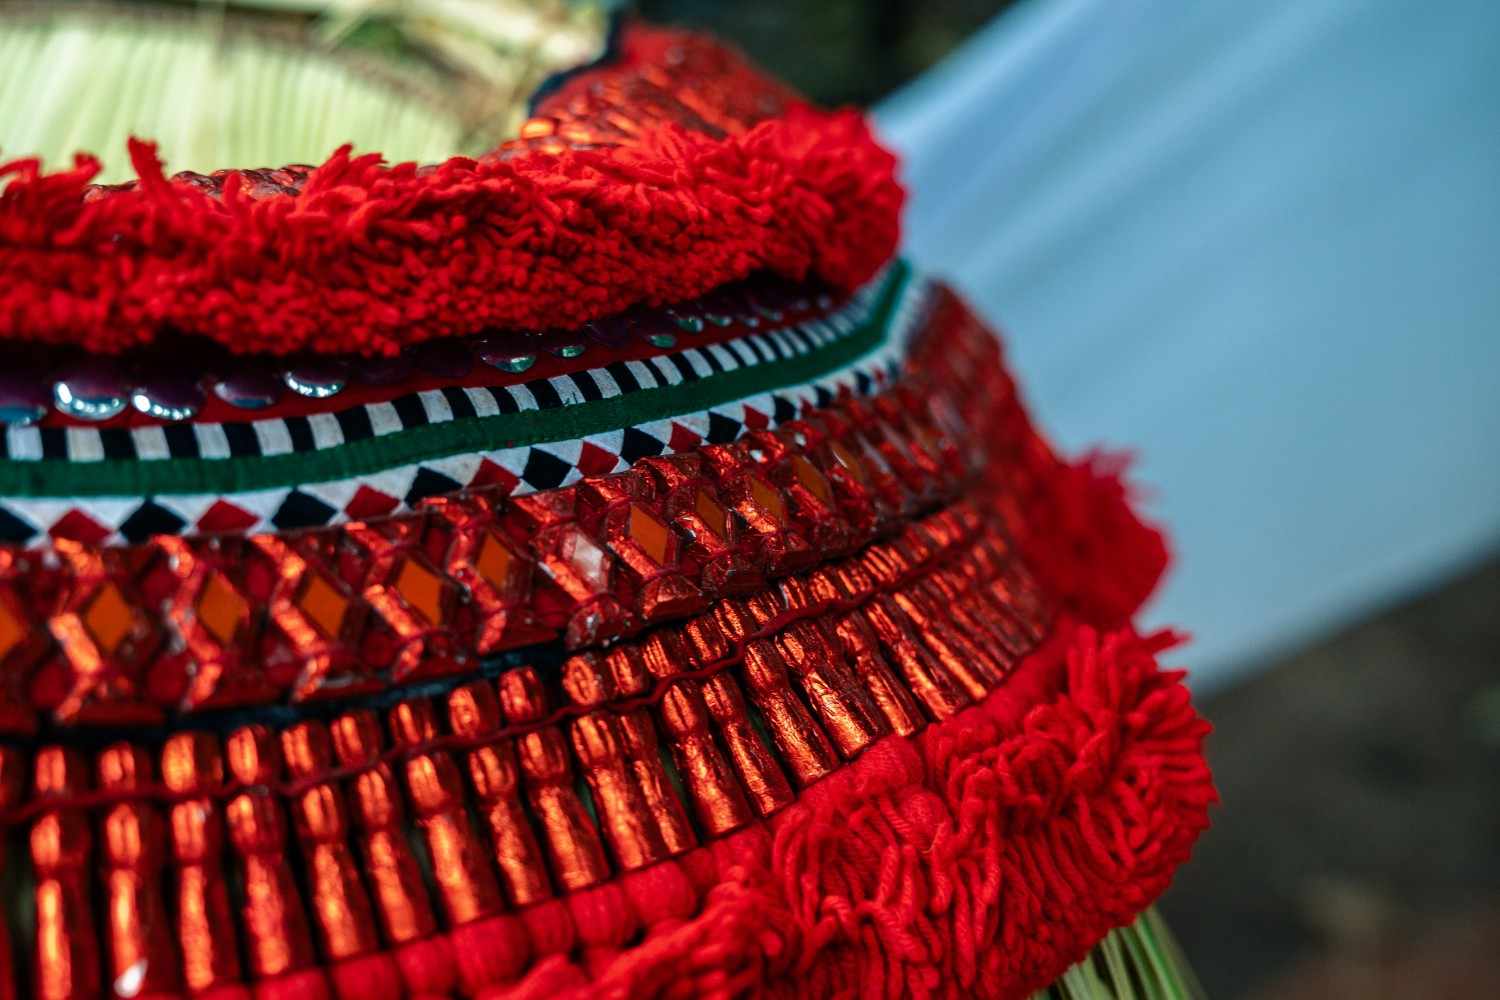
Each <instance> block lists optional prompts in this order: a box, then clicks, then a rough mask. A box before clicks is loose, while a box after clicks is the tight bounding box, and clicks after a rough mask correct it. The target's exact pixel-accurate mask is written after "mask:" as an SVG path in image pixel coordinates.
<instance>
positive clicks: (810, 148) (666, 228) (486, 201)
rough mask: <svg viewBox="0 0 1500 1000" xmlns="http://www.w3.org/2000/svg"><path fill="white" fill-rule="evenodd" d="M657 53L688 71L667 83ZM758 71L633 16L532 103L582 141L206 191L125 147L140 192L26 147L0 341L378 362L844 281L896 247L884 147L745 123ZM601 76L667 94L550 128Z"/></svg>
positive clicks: (811, 123)
mask: <svg viewBox="0 0 1500 1000" xmlns="http://www.w3.org/2000/svg"><path fill="white" fill-rule="evenodd" d="M674 48H675V49H676V58H677V59H678V60H680V59H682V58H683V55H682V50H683V49H684V48H686V49H688V50H689V53H690V55H691V56H693V57H694V58H700V59H701V60H702V61H703V67H702V68H700V69H697V70H696V71H695V72H694V73H683V74H682V75H681V76H680V77H679V76H676V75H673V74H677V73H681V70H680V69H678V68H675V64H673V65H674V69H672V70H670V71H669V70H667V69H666V66H667V65H668V64H669V56H668V52H669V50H673V49H674ZM705 53H706V54H705ZM710 74H713V75H710ZM704 77H708V78H707V79H704ZM663 78H665V80H666V82H665V83H660V82H658V83H656V84H651V83H649V82H647V83H643V82H642V81H643V80H645V81H660V80H662V79H663ZM758 79H759V78H757V77H755V76H753V74H752V73H751V71H750V70H749V69H748V68H747V67H746V66H745V64H744V63H743V62H742V61H741V60H739V59H737V58H735V57H733V56H730V55H727V54H725V53H724V52H723V50H721V49H718V48H717V47H715V46H712V45H711V43H707V42H704V41H701V40H696V39H690V38H688V37H686V36H682V35H680V34H677V33H673V32H664V31H654V30H648V29H642V28H635V29H632V30H631V31H629V32H627V34H626V38H625V42H624V46H623V51H622V53H621V55H620V57H619V58H618V59H617V60H615V61H614V62H612V63H610V64H608V65H605V66H602V67H599V68H596V69H592V70H589V71H586V72H584V73H581V74H580V75H578V76H577V77H575V78H573V79H571V80H570V81H569V82H568V84H567V85H566V86H565V87H564V88H563V90H562V91H560V92H559V93H558V94H556V95H554V96H553V97H552V98H549V100H548V101H547V102H544V104H543V111H550V112H551V114H552V115H553V117H549V118H545V119H541V120H540V122H541V124H540V125H538V126H537V127H536V128H543V129H549V130H553V131H554V132H555V134H556V135H557V136H560V137H565V138H567V141H568V142H569V143H572V142H575V141H576V142H577V143H578V144H577V145H568V144H565V143H564V142H563V141H562V140H561V139H557V140H552V141H548V142H537V141H534V139H533V138H527V139H523V140H517V141H516V142H515V143H513V144H507V146H506V147H503V148H502V150H501V151H499V152H498V153H497V154H492V155H490V156H487V157H485V158H483V159H481V160H473V159H467V158H462V157H455V158H454V159H451V160H448V161H447V162H445V163H441V164H438V165H436V166H434V167H430V168H426V167H422V168H419V167H418V166H417V165H416V164H412V163H406V164H399V165H396V166H388V165H385V164H383V163H382V162H381V159H380V156H379V154H369V155H363V156H354V155H352V154H351V152H350V151H349V149H348V148H347V147H346V148H343V149H340V150H338V151H337V152H335V153H334V154H333V155H332V156H331V157H330V158H329V159H328V160H327V162H325V163H324V164H323V165H322V166H321V167H318V168H317V169H316V170H314V171H312V172H311V174H310V175H309V176H307V177H306V179H305V182H304V183H302V184H301V187H300V190H291V189H288V190H289V191H290V193H287V192H283V191H280V190H276V189H274V187H273V186H268V185H257V184H255V183H254V182H253V181H252V180H251V179H247V177H245V176H244V175H242V174H240V173H229V174H227V175H225V176H224V177H223V178H222V179H221V180H222V193H218V192H215V191H213V190H211V189H209V188H211V187H212V185H207V186H206V185H205V183H204V180H205V179H203V178H194V177H182V178H172V179H169V178H167V177H166V176H165V174H164V173H163V168H162V164H161V162H160V161H159V160H158V158H157V156H156V152H155V147H154V146H153V145H151V144H150V143H145V142H139V141H133V142H132V143H131V146H130V155H131V160H132V163H133V164H134V166H135V169H136V171H137V173H138V174H139V177H140V180H139V183H137V184H134V185H130V186H127V187H124V188H121V189H112V190H105V189H99V188H91V187H90V181H91V180H92V179H93V177H94V176H95V175H96V174H97V172H98V163H97V161H96V160H95V159H94V158H93V157H91V156H80V157H79V158H78V160H77V162H76V165H75V166H74V168H73V169H71V170H63V171H59V172H57V173H50V174H49V173H44V172H43V171H42V169H41V166H40V164H39V163H38V162H37V161H36V160H35V159H25V160H18V161H15V162H12V163H9V164H7V165H4V166H0V179H3V178H6V177H9V178H10V180H9V183H8V184H7V185H6V186H5V188H4V190H3V192H0V273H3V274H4V275H5V279H6V280H5V282H4V283H3V285H0V338H3V339H8V340H23V339H24V340H28V341H41V342H48V343H71V344H78V345H80V346H83V347H86V348H87V349H89V350H91V351H99V352H117V351H121V350H124V349H126V348H129V347H132V346H135V345H140V344H144V343H146V342H148V341H150V340H152V339H153V338H154V337H156V336H157V335H158V334H159V333H161V332H162V331H163V330H168V329H175V330H183V331H189V332H192V333H195V334H202V335H205V336H208V337H211V338H213V339H214V340H216V341H218V342H219V343H221V344H223V345H225V346H226V347H228V348H230V349H231V350H234V351H240V352H251V351H260V352H270V353H278V354H280V353H287V352H291V351H298V350H311V351H320V352H360V353H372V354H374V353H385V354H389V353H394V352H395V351H396V350H397V349H398V348H400V347H401V346H403V345H406V344H410V343H413V342H415V341H420V340H425V339H429V338H434V337H443V336H453V335H460V334H472V333H475V332H477V331H479V330H482V329H487V328H510V329H525V328H532V329H539V328H547V327H556V326H575V325H577V324H580V323H582V322H584V321H587V320H590V319H595V318H599V317H603V316H607V315H610V314H613V313H616V312H619V311H621V310H623V309H626V308H628V307H630V306H632V305H635V304H638V303H646V304H652V305H659V304H663V303H669V302H675V301H681V300H683V299H686V298H691V297H694V296H697V295H701V294H703V293H704V292H707V291H709V290H711V289H712V288H714V287H716V286H718V285H721V284H724V283H726V282H729V281H734V280H738V279H740V278H743V277H745V276H747V275H748V274H750V273H752V272H754V271H757V270H762V269H766V270H771V271H775V272H777V273H779V274H781V275H784V276H786V277H789V278H792V279H797V280H800V279H802V278H804V277H806V276H808V275H816V276H818V277H819V278H821V279H823V280H825V281H827V282H830V283H831V284H833V285H836V286H840V287H843V288H849V287H853V286H854V285H857V284H858V283H860V282H861V281H863V280H864V279H866V278H868V277H869V276H870V275H871V274H872V273H873V272H874V271H875V269H876V268H877V267H878V266H879V265H880V264H881V263H883V262H884V261H885V260H886V259H888V258H889V257H890V255H891V254H892V253H893V252H894V250H895V246H896V239H897V225H898V221H897V220H898V216H899V211H900V206H901V190H900V188H899V187H898V186H897V184H896V182H895V180H894V160H893V158H892V157H891V156H890V154H889V153H887V152H885V150H883V149H881V148H880V147H879V146H878V145H877V144H876V142H875V141H874V139H873V137H872V136H871V134H870V131H869V129H868V127H867V126H866V124H865V123H864V121H863V120H862V119H861V118H860V117H859V116H858V115H857V114H854V113H852V112H826V111H821V110H818V109H815V108H812V107H809V106H807V105H805V104H802V103H799V102H796V101H791V100H783V99H782V95H783V92H782V91H781V89H780V88H778V87H776V86H774V85H772V84H770V83H768V82H760V83H759V84H758V86H759V88H760V89H759V90H755V91H751V93H761V92H763V93H764V94H765V95H766V98H767V100H768V101H769V102H770V103H771V106H779V107H782V109H783V110H782V111H781V113H780V114H778V115H776V116H775V117H770V118H765V119H764V120H759V119H757V118H755V117H754V116H753V115H751V114H750V113H747V112H745V110H744V108H743V107H742V105H743V104H745V103H747V102H748V98H749V95H747V93H746V88H747V87H748V86H750V84H749V81H752V80H758ZM598 83H606V84H613V85H614V86H616V87H618V88H622V89H623V88H626V86H627V85H630V86H634V87H636V88H637V89H639V88H641V87H649V86H658V87H662V88H665V87H667V86H668V85H670V86H671V87H677V88H680V89H681V90H683V91H684V92H685V93H684V94H683V99H682V102H680V103H679V104H673V105H671V106H669V107H667V108H666V110H663V109H662V106H661V105H663V104H666V103H668V99H669V97H670V94H672V93H674V92H675V91H665V93H666V95H667V96H665V97H664V96H662V95H660V94H658V95H657V96H658V97H659V98H660V100H659V101H658V102H657V103H656V104H649V103H648V104H647V105H646V106H647V108H648V110H647V111H646V112H645V113H644V117H643V119H642V120H641V121H640V122H639V123H638V124H639V126H640V127H639V128H638V130H637V131H635V132H633V133H631V134H629V135H626V136H622V135H620V134H618V133H617V132H611V133H610V134H609V135H608V137H607V139H606V140H601V141H600V142H590V141H588V140H589V139H590V130H591V129H593V130H595V131H597V132H599V133H600V134H601V135H602V134H603V133H604V132H607V131H609V130H610V129H611V128H612V126H611V125H610V124H609V121H610V119H608V118H607V113H613V114H615V115H617V116H618V115H619V114H620V113H621V112H620V111H618V110H615V109H605V108H600V107H594V106H589V107H587V108H585V109H584V111H583V114H582V117H579V118H574V119H573V120H571V121H566V127H560V126H559V125H558V122H559V120H566V115H565V112H566V111H567V108H568V107H569V106H570V102H573V101H576V100H577V98H576V97H575V96H574V95H576V94H578V93H579V92H580V91H581V90H584V91H586V90H587V89H588V88H590V87H591V86H593V85H594V84H598ZM606 90H607V88H606ZM652 93H656V92H655V91H653V92H652ZM631 94H632V96H631V101H632V103H634V102H635V101H636V100H637V99H636V97H635V96H634V92H633V91H632V92H631ZM642 100H644V99H642ZM684 108H690V110H691V116H690V115H689V111H687V110H683V109H684ZM624 113H625V114H626V115H629V113H630V112H629V110H628V108H627V110H626V111H625V112H624ZM596 118H597V119H598V120H595V119H596ZM674 119H677V120H680V121H681V122H682V123H681V124H679V123H678V121H677V120H674ZM705 119H706V121H705ZM536 128H532V129H531V130H530V131H536ZM523 135H529V132H528V130H523ZM574 136H577V137H578V138H577V139H576V140H575V139H574V138H573V137H574Z"/></svg>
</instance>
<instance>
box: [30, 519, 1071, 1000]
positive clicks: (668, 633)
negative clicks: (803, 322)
mask: <svg viewBox="0 0 1500 1000" xmlns="http://www.w3.org/2000/svg"><path fill="white" fill-rule="evenodd" d="M1047 620H1048V611H1047V609H1046V607H1045V606H1044V603H1043V600H1042V598H1041V596H1040V595H1039V593H1038V592H1037V590H1036V588H1035V586H1034V585H1033V583H1032V581H1031V580H1030V578H1029V576H1028V575H1027V574H1026V572H1025V570H1024V569H1023V567H1022V566H1021V565H1020V564H1019V562H1018V561H1017V560H1016V559H1015V558H1014V557H1013V556H1012V554H1011V552H1010V551H1009V549H1008V547H1007V543H1006V541H1005V538H1004V536H1003V534H1002V533H1001V531H1000V529H999V528H998V527H997V525H996V523H995V522H994V521H992V520H989V519H988V516H987V515H985V514H982V513H980V512H979V511H978V510H977V509H976V508H975V507H973V506H969V505H965V504H959V505H956V506H953V507H950V508H947V509H944V510H941V511H939V512H937V513H934V514H932V515H929V516H927V517H925V518H923V519H921V520H920V521H917V522H914V523H911V524H908V526H907V527H906V528H905V529H904V530H903V531H902V532H900V533H899V534H898V535H896V536H894V537H892V538H891V539H889V540H887V541H884V542H878V543H876V544H874V545H872V546H870V547H868V548H866V549H865V550H864V551H862V552H861V553H860V554H858V555H857V556H853V557H851V558H848V559H845V560H843V561H841V562H837V563H832V564H828V565H826V566H823V567H820V568H818V569H814V570H811V571H808V572H804V573H799V574H795V575H792V576H788V577H785V578H783V579H782V580H781V581H780V583H779V584H778V585H776V586H775V587H773V588H772V589H769V590H766V591H762V592H760V593H757V594H755V595H753V596H750V597H744V598H726V599H723V600H721V601H719V602H717V603H716V604H715V605H714V606H713V607H712V608H710V609H709V610H707V611H706V612H704V613H702V614H700V615H699V616H697V617H695V618H694V619H692V620H690V621H688V622H686V623H685V624H682V625H678V626H673V627H670V628H659V629H656V630H653V631H651V632H649V633H647V634H645V635H644V636H642V637H641V638H640V639H639V640H637V641H634V642H629V643H624V644H620V645H617V646H615V647H613V648H612V649H610V650H609V651H607V652H602V653H601V652H588V653H580V654H576V655H574V656H572V657H570V658H569V659H568V660H567V661H566V663H565V664H564V665H563V668H562V671H561V676H560V677H557V678H551V679H550V680H551V683H549V679H548V678H547V677H544V676H543V675H542V674H541V673H540V672H539V671H537V670H535V669H533V668H531V667H519V668H515V669H512V670H509V671H507V672H505V673H503V674H502V675H501V676H500V677H499V678H498V681H490V680H473V681H470V682H467V683H464V684H462V685H460V686H458V687H456V688H453V689H452V690H451V691H449V692H448V693H447V694H445V695H442V696H437V697H431V698H419V699H410V700H407V701H404V702H400V703H398V704H396V705H395V706H394V707H391V708H388V709H386V710H384V711H380V712H377V711H375V710H370V709H360V710H353V711H348V712H344V713H337V714H335V715H333V716H331V717H329V718H327V719H320V720H306V721H302V722H299V723H296V724H294V725H291V726H289V727H288V728H285V729H282V730H281V731H279V732H277V731H274V730H273V729H271V728H268V727H267V726H263V725H258V724H256V725H247V726H243V727H240V728H238V729H235V730H233V731H231V732H229V733H228V734H227V735H226V736H223V737H222V738H221V737H219V736H217V735H213V734H210V733H206V732H181V733H177V734H176V735H173V736H171V737H169V738H168V739H167V740H166V742H165V744H164V745H163V746H162V747H161V748H160V750H159V751H158V752H151V751H148V750H147V749H145V748H144V747H143V746H140V745H136V744H130V743H122V744H117V745H113V746H109V747H107V748H106V749H104V750H102V751H100V752H98V753H96V754H94V755H93V757H92V760H90V759H89V756H88V755H86V754H85V753H83V752H82V751H80V750H77V749H71V748H65V747H61V746H46V747H43V748H42V749H39V750H37V751H36V752H35V753H33V754H30V755H28V754H27V753H26V752H25V751H22V750H19V749H6V750H0V809H9V810H11V816H10V818H11V819H12V821H14V820H15V819H17V818H18V817H19V816H22V815H24V816H26V817H28V819H29V820H30V825H29V833H30V844H29V851H27V852H26V855H27V856H26V857H23V858H19V859H17V858H11V859H7V862H6V863H8V864H16V863H18V862H19V863H20V864H21V865H22V867H23V868H25V869H29V871H26V872H23V873H22V876H23V880H24V879H28V878H29V879H30V880H32V881H33V884H34V888H33V889H32V892H33V894H34V899H35V928H34V933H33V934H32V935H31V943H30V950H31V952H32V953H33V968H34V970H35V973H34V980H33V983H32V988H33V990H34V993H35V995H36V996H38V997H42V998H46V1000H64V998H75V997H91V996H95V995H97V994H98V993H99V992H100V989H101V986H102V985H104V984H109V983H112V984H113V986H114V989H115V990H116V992H118V993H121V994H124V995H135V994H137V993H144V994H151V993H158V992H163V991H172V990H179V989H182V988H184V987H186V988H187V989H188V990H191V991H194V992H198V991H203V990H209V989H213V988H216V987H221V986H225V985H228V984H232V983H237V982H241V981H245V980H252V981H260V980H274V979H276V978H277V977H281V976H285V975H287V974H290V973H295V972H298V971H299V970H306V969H310V968H313V967H315V966H317V965H319V964H320V963H338V962H341V961H344V960H347V959H351V958H354V957H357V956H361V955H367V954H370V953H372V952H375V951H377V950H380V949H383V948H387V947H397V946H401V945H404V944H407V943H410V942H414V941H420V940H422V939H424V938H428V937H430V936H432V935H433V934H435V933H438V932H439V931H440V930H441V929H445V928H446V929H451V928H459V927H463V926H464V925H467V924H471V923H473V922H474V921H477V920H481V919H483V918H486V917H488V916H491V915H494V914H496V913H500V912H504V911H508V910H512V909H516V908H524V907H527V906H530V905H532V904H535V903H538V902H540V901H542V900H545V899H548V898H551V897H553V896H555V895H556V894H559V893H566V892H571V891H576V890H579V889H584V888H587V887H589V886H594V885H597V884H599V883H601V882H603V881H604V880H606V879H608V878H610V877H612V875H613V874H615V873H617V872H629V871H634V870H637V869H640V868H643V867H645V866H647V865H650V864H652V863H654V862H657V861H661V860H664V859H666V858H670V857H674V856H677V855H680V854H681V853H683V852H684V851H687V850H689V849H691V848H692V847H694V846H697V845H698V844H701V843H704V842H706V841H707V840H709V839H712V838H714V837H717V836H720V835H723V834H725V833H728V832H730V831H732V830H735V829H738V828H741V827H743V826H744V825H746V824H747V823H750V822H752V821H754V820H756V819H757V818H761V817H765V816H768V815H770V814H772V813H774V812H775V811H777V810H779V809H781V808H783V807H785V806H786V805H788V804H789V803H791V802H792V801H793V799H794V798H795V795H796V791H795V789H797V788H800V787H803V786H806V785H808V784H810V783H811V782H814V781H816V780H818V779H819V778H821V777H823V776H825V775H827V774H829V773H830V772H831V771H833V770H834V769H836V768H837V767H838V766H839V765H840V762H841V761H844V760H848V759H850V758H852V757H854V756H855V755H857V754H858V753H859V752H860V751H861V750H863V749H864V748H865V747H867V746H869V745H870V744H871V743H872V742H873V741H875V740H877V739H879V738H880V737H882V736H885V735H888V734H891V733H898V734H903V735H909V734H911V733H913V732H915V731H916V730H918V729H919V728H920V727H921V726H923V725H924V724H925V723H926V721H928V720H930V719H943V718H947V717H949V716H951V715H952V714H953V713H954V712H956V711H958V710H959V709H961V708H962V707H963V706H964V705H967V704H969V703H971V702H972V701H973V700H975V699H977V698H980V697H982V696H983V695H984V694H985V693H986V692H987V691H989V690H992V689H993V688H994V687H995V686H996V685H997V684H998V683H1000V682H1001V681H1002V680H1003V678H1004V677H1005V676H1006V675H1007V673H1008V671H1009V670H1010V669H1011V668H1012V667H1013V666H1014V665H1015V664H1016V663H1017V662H1018V661H1019V659H1020V658H1021V657H1022V656H1024V655H1025V653H1026V652H1027V651H1029V650H1030V649H1032V648H1034V646H1035V644H1036V643H1037V642H1038V641H1039V639H1040V637H1041V636H1042V634H1043V633H1044V631H1045V629H1046V623H1047ZM560 708H561V709H565V710H566V711H563V712H561V713H560V712H559V709H560ZM28 756H29V759H28ZM28 778H29V780H28ZM28 786H29V787H28ZM23 800H24V801H26V803H27V804H26V806H25V807H24V808H22V809H20V810H19V811H17V806H18V804H20V803H22V802H23ZM96 899H101V900H102V901H103V903H104V905H103V907H102V908H101V909H99V910H98V911H96V910H95V907H94V902H95V900H96ZM310 932H312V933H310ZM13 933H14V931H13ZM101 942H102V948H101ZM25 947H26V946H25V944H24V943H23V942H22V941H19V940H18V941H16V942H15V949H14V950H15V954H11V952H10V951H9V950H8V951H7V952H6V953H4V958H3V959H0V961H6V960H8V961H10V962H15V961H17V960H20V959H18V958H17V957H16V956H17V955H19V954H21V953H22V950H23V949H24V948H25ZM16 971H17V967H16V966H14V965H12V967H11V968H9V969H0V979H3V980H5V981H11V982H14V981H15V976H16Z"/></svg>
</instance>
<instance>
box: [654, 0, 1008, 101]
mask: <svg viewBox="0 0 1500 1000" xmlns="http://www.w3.org/2000/svg"><path fill="white" fill-rule="evenodd" d="M635 6H636V8H637V9H639V10H640V11H641V13H642V14H643V15H644V16H645V17H646V18H648V19H649V20H651V21H655V22H657V23H659V24H660V23H668V24H683V25H692V26H695V27H699V28H707V29H709V30H710V31H713V32H714V33H715V34H717V35H718V36H719V37H721V38H727V39H730V40H732V41H733V42H734V43H735V44H736V45H738V46H740V48H742V49H744V50H745V51H746V52H747V53H749V54H750V55H751V56H752V57H753V58H754V59H755V61H756V62H758V63H760V64H761V65H762V66H764V67H765V68H766V69H768V70H770V71H771V72H772V73H774V74H775V75H776V76H777V77H779V78H780V79H782V80H785V81H787V82H788V83H790V84H792V85H793V86H794V87H796V88H797V89H798V90H800V91H802V92H803V93H804V94H807V95H809V96H810V97H815V98H817V99H818V100H819V101H820V102H822V103H824V104H871V103H873V102H874V101H876V100H877V99H879V98H880V97H883V96H884V95H885V94H887V93H889V92H890V91H892V90H894V89H895V88H897V87H899V86H900V85H901V84H903V83H905V82H906V81H908V80H910V79H911V78H912V77H914V76H916V75H917V74H918V73H920V72H922V70H924V69H926V68H928V67H929V66H931V65H933V64H934V63H936V62H937V61H938V60H940V59H941V58H942V57H943V56H945V55H947V54H948V52H950V51H951V50H952V49H953V48H955V47H956V46H957V45H958V44H959V43H960V42H962V41H963V40H964V39H965V38H966V37H968V36H969V35H970V34H972V33H973V32H974V31H976V30H978V29H979V28H981V27H983V26H984V25H985V24H986V23H988V22H989V21H990V19H991V18H993V17H994V16H995V14H997V13H998V12H1000V11H1001V10H1003V9H1005V8H1006V7H1009V6H1011V3H1010V2H1007V0H867V2H864V3H861V2H859V0H818V2H816V3H792V2H789V0H766V2H759V0H749V2H739V3H736V2H725V0H643V2H640V3H637V4H636V5H635Z"/></svg>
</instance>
